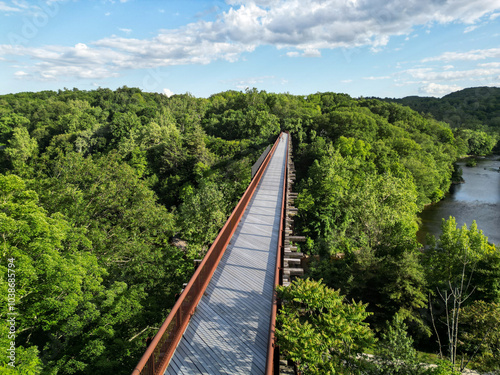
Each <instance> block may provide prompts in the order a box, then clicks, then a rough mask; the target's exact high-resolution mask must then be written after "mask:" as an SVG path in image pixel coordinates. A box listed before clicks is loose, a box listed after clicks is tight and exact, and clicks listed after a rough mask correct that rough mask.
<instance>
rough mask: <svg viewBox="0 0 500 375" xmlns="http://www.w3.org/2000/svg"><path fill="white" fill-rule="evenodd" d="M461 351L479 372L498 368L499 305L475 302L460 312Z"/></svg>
mask: <svg viewBox="0 0 500 375" xmlns="http://www.w3.org/2000/svg"><path fill="white" fill-rule="evenodd" d="M461 323H462V325H463V329H462V333H461V340H460V343H461V345H460V346H461V349H462V350H463V351H464V352H465V353H467V357H468V359H472V361H473V363H474V364H475V367H476V368H477V369H479V370H480V371H485V372H486V371H491V370H495V369H496V370H498V369H499V368H500V331H499V330H498V327H499V326H500V305H499V304H498V303H486V302H484V301H475V302H474V303H473V304H471V305H470V306H467V307H466V308H464V309H463V310H462V320H461Z"/></svg>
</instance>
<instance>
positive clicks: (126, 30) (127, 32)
mask: <svg viewBox="0 0 500 375" xmlns="http://www.w3.org/2000/svg"><path fill="white" fill-rule="evenodd" d="M118 30H120V31H122V32H124V33H125V34H130V33H131V32H132V29H123V28H119V29H118Z"/></svg>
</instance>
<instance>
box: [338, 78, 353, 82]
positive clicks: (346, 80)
mask: <svg viewBox="0 0 500 375" xmlns="http://www.w3.org/2000/svg"><path fill="white" fill-rule="evenodd" d="M340 82H341V83H351V82H352V79H343V80H342V81H340Z"/></svg>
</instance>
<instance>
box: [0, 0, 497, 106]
mask: <svg viewBox="0 0 500 375" xmlns="http://www.w3.org/2000/svg"><path fill="white" fill-rule="evenodd" d="M124 85H126V86H129V87H139V88H141V89H142V90H144V91H149V92H162V93H165V94H167V95H171V94H181V93H186V92H189V93H191V94H193V95H195V96H197V97H208V96H210V95H211V94H214V93H217V92H221V91H226V90H245V88H247V87H249V88H253V87H255V88H257V89H259V90H266V91H269V92H289V93H291V94H300V95H301V94H310V93H315V92H324V91H333V92H343V93H347V94H350V95H351V96H353V97H359V96H378V97H404V96H408V95H419V96H438V97H440V96H443V95H446V94H448V93H450V92H452V91H456V90H460V89H462V88H466V87H474V86H500V0H225V1H224V0H164V1H155V0H113V1H112V0H93V1H84V0H34V1H25V0H0V94H7V93H15V92H22V91H41V90H58V89H63V88H69V89H72V88H73V87H76V88H79V89H81V90H92V89H95V88H97V87H109V88H111V89H115V88H117V87H120V86H124Z"/></svg>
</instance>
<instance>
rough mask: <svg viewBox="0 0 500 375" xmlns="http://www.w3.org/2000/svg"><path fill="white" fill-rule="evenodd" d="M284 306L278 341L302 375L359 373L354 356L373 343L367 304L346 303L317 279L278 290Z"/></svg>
mask: <svg viewBox="0 0 500 375" xmlns="http://www.w3.org/2000/svg"><path fill="white" fill-rule="evenodd" d="M277 291H278V297H279V298H280V299H281V301H282V303H283V307H282V309H281V310H280V311H279V315H278V318H277V327H278V328H277V329H276V336H277V340H278V344H279V345H280V348H281V350H282V351H283V353H284V354H285V356H286V357H287V358H289V359H292V360H293V361H294V362H295V363H296V364H297V366H298V368H299V370H300V371H302V372H303V373H304V374H327V373H331V374H357V373H361V372H360V366H361V364H360V360H359V359H358V357H357V355H358V354H359V353H362V352H363V351H364V350H366V349H367V348H369V347H371V346H372V345H373V344H374V342H375V338H374V335H373V333H372V332H371V330H370V328H369V327H368V324H367V323H365V322H363V321H364V320H365V318H366V317H367V316H368V315H369V313H367V312H366V311H365V308H366V305H363V304H361V303H356V302H352V303H347V302H346V301H345V299H344V297H343V296H341V295H340V293H339V291H335V290H333V289H330V288H328V287H326V286H325V285H324V284H323V283H322V282H321V280H320V281H313V280H309V279H306V280H303V279H297V280H295V281H294V282H292V284H290V286H288V287H278V288H277Z"/></svg>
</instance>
